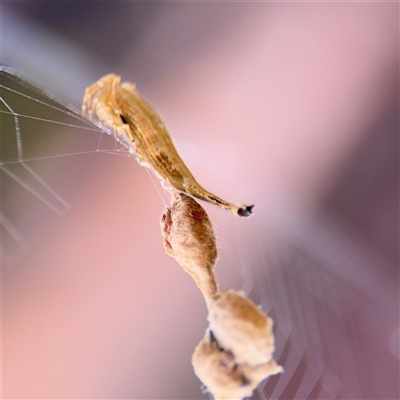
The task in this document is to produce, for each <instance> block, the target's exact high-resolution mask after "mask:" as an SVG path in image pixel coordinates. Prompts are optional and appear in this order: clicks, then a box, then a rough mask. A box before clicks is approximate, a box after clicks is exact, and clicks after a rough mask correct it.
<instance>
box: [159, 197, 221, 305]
mask: <svg viewBox="0 0 400 400" xmlns="http://www.w3.org/2000/svg"><path fill="white" fill-rule="evenodd" d="M160 224H161V231H162V235H163V239H164V248H165V251H166V252H167V254H168V255H170V256H171V257H174V258H175V260H176V261H177V262H178V264H179V265H181V266H182V268H183V269H184V271H186V272H187V273H188V274H190V275H191V276H192V278H193V279H194V280H195V282H196V284H197V286H198V287H199V289H200V290H201V292H202V293H203V296H204V297H205V299H206V301H207V300H208V299H210V298H211V297H212V296H214V295H215V294H216V293H217V289H218V288H217V282H216V280H215V276H214V265H215V262H216V260H217V256H218V253H217V246H216V238H215V233H214V229H213V227H212V224H211V222H210V219H209V218H208V215H207V213H206V211H205V210H204V208H203V207H202V206H201V205H200V204H198V203H197V202H196V201H195V200H194V199H193V198H191V197H189V196H187V195H186V194H184V193H178V192H175V193H174V197H173V201H172V205H171V207H167V208H166V209H165V210H164V213H163V215H162V217H161V221H160Z"/></svg>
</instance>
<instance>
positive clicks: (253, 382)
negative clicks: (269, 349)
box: [192, 330, 283, 400]
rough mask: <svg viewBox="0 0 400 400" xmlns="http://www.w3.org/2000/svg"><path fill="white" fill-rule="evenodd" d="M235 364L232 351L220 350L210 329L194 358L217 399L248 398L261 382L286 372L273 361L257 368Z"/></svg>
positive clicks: (204, 381)
mask: <svg viewBox="0 0 400 400" xmlns="http://www.w3.org/2000/svg"><path fill="white" fill-rule="evenodd" d="M236 361H237V360H236V359H235V355H234V354H233V353H232V352H230V351H227V350H225V349H223V348H222V347H220V344H219V342H217V340H215V338H214V336H213V334H212V333H211V331H210V330H207V331H206V334H205V336H204V338H203V339H202V340H201V341H200V343H199V344H198V345H197V347H196V349H195V352H194V354H193V357H192V365H193V368H194V371H195V373H196V375H197V376H198V378H199V379H200V380H201V381H202V382H203V383H204V385H205V386H206V387H207V391H208V392H210V393H211V394H212V395H213V396H214V398H215V399H221V400H222V399H230V400H241V399H243V398H245V397H249V396H251V395H252V393H253V391H254V389H255V388H256V387H257V386H258V384H259V383H260V382H261V381H263V380H264V379H266V378H267V377H268V376H271V375H276V374H279V373H281V372H282V371H283V368H282V367H281V366H279V365H277V364H276V362H275V361H274V360H271V361H269V362H267V363H264V364H260V365H256V366H253V365H248V364H240V363H237V362H236Z"/></svg>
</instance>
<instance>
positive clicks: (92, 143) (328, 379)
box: [0, 68, 398, 399]
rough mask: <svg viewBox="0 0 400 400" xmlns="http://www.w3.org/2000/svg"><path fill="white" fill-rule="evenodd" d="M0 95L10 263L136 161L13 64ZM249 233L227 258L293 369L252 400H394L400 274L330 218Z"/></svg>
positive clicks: (4, 231)
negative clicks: (389, 271) (399, 280)
mask: <svg viewBox="0 0 400 400" xmlns="http://www.w3.org/2000/svg"><path fill="white" fill-rule="evenodd" d="M0 100H1V102H0V103H1V105H0V111H1V112H0V118H1V151H0V170H1V211H0V212H1V215H0V216H1V240H2V246H1V262H2V265H6V266H7V265H12V264H13V261H14V260H15V259H16V258H17V257H18V255H19V254H21V253H23V252H24V251H25V250H26V249H28V248H29V246H30V243H31V241H32V238H33V237H34V236H35V235H36V234H37V232H38V231H39V230H41V229H46V227H47V226H48V225H51V223H53V222H54V221H55V220H57V218H60V216H63V215H64V214H66V213H67V212H68V211H69V210H70V209H71V207H72V206H73V205H74V204H75V203H76V202H77V201H78V200H79V197H80V196H82V195H84V193H85V192H87V191H88V190H90V188H92V187H93V186H94V185H95V184H96V182H93V174H94V173H95V176H96V177H97V179H98V180H99V179H102V178H104V177H105V176H106V175H107V174H109V173H110V171H112V170H113V169H115V168H117V167H118V166H119V165H120V164H121V163H123V162H124V161H126V160H127V159H128V157H129V156H130V155H129V153H128V151H127V150H126V149H124V148H123V147H121V145H119V144H118V143H117V142H116V141H115V140H114V138H112V137H111V136H109V135H106V134H103V132H102V131H101V130H100V129H98V128H97V127H96V126H94V125H93V123H90V122H89V121H86V120H85V119H83V118H82V117H81V116H80V113H79V111H78V110H76V109H75V108H74V107H71V106H69V105H63V104H61V103H60V102H58V101H56V100H54V99H53V98H52V97H51V96H49V95H47V94H45V93H43V92H41V91H40V90H39V89H38V88H37V87H35V86H33V85H31V84H29V83H28V82H27V81H26V80H24V79H21V78H19V77H18V76H16V75H15V74H14V73H13V71H12V70H10V69H6V68H2V69H1V71H0ZM27 110H29V111H27ZM88 160H90V162H88ZM88 165H90V167H88ZM77 176H79V179H77ZM243 230H244V231H245V234H244V235H241V239H240V240H241V241H240V243H238V242H235V237H234V236H231V238H230V239H231V243H228V244H227V246H226V247H227V248H228V249H229V250H228V251H229V253H227V254H224V250H223V249H222V253H223V254H222V255H221V259H222V260H224V259H229V258H233V262H232V263H231V265H232V266H236V268H237V270H238V273H239V274H240V275H241V276H242V277H243V290H244V291H245V292H246V294H248V295H249V297H250V298H252V299H253V300H254V301H255V302H256V303H261V304H262V306H263V310H264V311H265V312H267V313H268V314H269V315H270V316H271V317H272V318H273V320H274V323H275V330H276V352H275V358H276V360H277V362H278V363H279V364H280V365H283V366H284V368H285V372H284V373H283V374H282V375H277V376H273V377H271V378H269V379H268V380H267V381H266V382H264V383H263V384H261V385H260V387H259V388H258V389H257V391H256V393H255V394H254V398H255V399H257V398H259V399H336V398H337V399H339V398H343V399H361V398H371V399H372V398H376V399H377V398H382V399H383V398H396V393H398V388H397V385H396V377H397V376H398V375H397V374H398V363H397V361H396V359H395V358H394V357H391V356H389V353H390V345H391V342H390V340H392V342H393V339H391V334H392V332H393V328H394V325H395V322H394V321H396V319H397V318H398V307H396V301H397V292H396V288H397V286H396V285H394V286H393V287H390V286H388V281H391V280H393V281H395V279H396V277H394V276H388V275H385V273H383V272H382V270H384V269H385V262H384V261H383V260H381V259H378V258H376V257H374V256H372V255H371V254H369V253H368V251H367V250H366V249H365V248H361V247H360V246H358V244H357V243H356V242H354V241H353V240H352V238H351V237H350V236H346V235H345V234H343V232H338V231H337V229H336V227H335V226H334V225H333V224H331V222H329V221H319V223H316V224H315V225H312V226H302V227H301V228H300V227H298V226H297V227H296V229H293V230H292V231H291V232H290V234H288V233H287V234H285V235H284V236H283V237H281V238H278V237H274V236H272V235H271V234H270V233H269V231H268V229H267V227H266V226H264V225H261V224H260V223H257V220H256V219H254V220H253V221H252V224H251V226H250V225H249V224H246V225H244V228H243ZM228 237H229V236H228ZM243 237H244V238H247V239H245V240H247V242H245V243H244V242H243ZM377 266H379V268H377ZM388 305H393V306H392V307H388ZM394 341H395V340H394ZM185 362H186V363H187V364H188V363H189V360H186V361H185ZM396 390H397V392H396ZM110 397H113V396H111V395H110Z"/></svg>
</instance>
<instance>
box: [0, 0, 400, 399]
mask: <svg viewBox="0 0 400 400" xmlns="http://www.w3.org/2000/svg"><path fill="white" fill-rule="evenodd" d="M0 33H1V45H2V53H1V59H2V63H5V64H7V65H9V66H11V67H13V68H15V69H16V71H17V72H18V73H19V74H21V75H23V76H24V77H27V78H29V80H31V81H33V82H35V83H36V84H37V85H38V87H40V88H41V89H43V90H45V91H48V92H49V93H52V94H53V95H54V96H55V97H56V98H57V99H59V100H60V101H61V102H64V103H71V104H74V105H76V106H77V107H78V108H79V106H80V102H81V98H82V94H83V91H84V88H85V87H86V86H87V85H88V84H90V83H92V82H94V81H95V80H97V79H98V78H99V77H101V76H102V75H104V74H106V73H109V72H115V73H118V74H120V75H122V77H123V79H126V80H130V81H133V82H136V84H137V86H138V88H139V91H140V92H141V93H142V94H143V95H144V97H145V98H146V99H148V100H149V101H150V102H151V103H152V104H153V106H154V107H155V108H156V109H157V110H159V111H160V114H161V116H162V117H163V118H164V120H165V122H166V124H167V126H168V127H169V129H170V132H171V134H172V136H173V138H174V140H175V142H176V145H177V148H178V149H179V151H180V153H181V155H182V157H183V159H184V160H185V161H186V163H187V164H188V166H189V167H190V168H191V169H192V170H193V173H194V175H195V176H196V177H197V178H198V180H199V182H201V183H202V184H203V185H204V186H205V187H206V188H207V189H209V190H211V191H215V192H216V193H217V194H218V195H219V196H221V197H225V198H227V199H229V200H232V201H235V202H238V203H255V204H256V206H257V207H256V209H255V215H254V217H253V218H251V219H248V220H243V219H238V218H234V217H233V216H232V215H230V214H229V213H227V212H224V211H221V210H219V209H216V208H215V207H212V206H208V205H204V206H205V207H206V209H207V211H208V212H209V214H210V217H211V218H212V221H213V222H214V224H215V226H216V232H217V235H218V241H219V251H220V259H219V261H218V264H217V270H216V271H217V276H218V279H219V282H220V287H221V290H227V289H228V288H235V289H243V290H244V291H245V292H246V293H247V294H248V295H249V297H250V298H252V299H253V300H254V301H255V302H256V303H258V304H261V305H262V307H263V309H264V310H265V311H266V312H268V313H269V314H270V315H271V316H272V317H273V319H274V321H275V326H274V328H275V331H276V345H277V349H276V353H275V355H276V358H277V359H278V362H279V363H280V364H281V365H283V366H284V367H285V373H284V374H283V375H281V376H277V377H272V378H271V379H270V380H269V381H267V382H266V383H264V384H262V385H261V386H260V388H259V390H258V391H257V392H256V393H255V394H254V398H261V399H263V398H273V399H278V398H279V399H292V398H296V399H306V398H310V399H311V398H317V399H334V398H337V399H397V398H399V381H398V377H399V296H398V295H399V292H398V291H399V285H398V284H399V279H398V264H399V263H398V261H399V260H398V257H399V252H398V240H399V230H398V225H399V215H398V210H399V208H398V206H399V204H398V200H399V199H398V196H399V187H398V186H399V174H398V166H399V156H398V151H399V146H398V145H399V5H398V4H397V3H355V2H353V3H335V2H330V3H225V2H224V3H190V2H189V3H183V2H82V3H81V2H36V1H30V2H29V1H28V2H2V4H1V30H0ZM2 82H3V81H2ZM3 84H4V82H3ZM32 112H36V111H35V110H34V111H32ZM26 113H27V114H29V113H30V111H29V110H27V111H26ZM29 115H31V114H29ZM4 118H5V115H4ZM51 118H52V119H55V118H57V116H53V117H51ZM58 118H59V117H58ZM21 120H22V119H21ZM4 121H5V119H3V121H2V124H1V127H2V131H1V135H2V138H4V137H5V136H6V134H9V133H10V132H11V135H12V136H14V135H15V127H14V128H10V127H9V126H8V125H5V122H4ZM26 123H28V122H26ZM29 129H31V128H28V127H26V128H25V127H24V129H23V130H22V131H23V134H25V137H23V142H24V146H26V147H25V148H24V150H25V157H26V158H27V159H28V158H29V157H28V155H30V154H34V152H38V153H39V154H40V156H41V157H45V156H46V154H48V155H50V156H52V155H55V154H63V153H72V152H73V153H77V152H79V151H80V150H81V149H86V147H87V146H89V147H90V146H92V147H91V148H92V149H95V148H96V147H93V146H95V145H93V144H92V142H91V141H90V140H89V139H87V136H86V135H83V133H82V132H83V131H82V130H76V129H75V132H74V129H73V130H72V131H68V132H66V130H65V129H66V128H65V127H61V130H56V129H55V127H54V125H51V126H50V128H49V127H44V126H43V127H41V128H39V129H40V131H41V132H42V136H41V137H42V138H43V139H41V140H39V139H38V140H35V136H33V135H28V134H27V133H26V132H28V131H29ZM49 129H50V130H49ZM31 132H34V130H33V128H32V131H31ZM98 137H99V134H98V133H95V138H96V140H97V138H98ZM85 146H86V147H85ZM6 147H7V148H8V147H9V148H10V150H9V151H8V150H7V148H6ZM9 154H12V155H13V157H14V159H15V160H17V158H15V157H16V156H15V149H14V150H13V149H12V144H10V143H9V142H8V141H4V140H3V139H2V157H3V160H2V161H3V162H4V157H7V155H9ZM78 158H79V160H78ZM60 159H61V158H60V157H55V158H50V159H47V161H46V162H44V161H43V165H42V164H40V162H36V164H35V163H33V162H32V163H27V164H29V165H30V167H32V168H33V169H34V170H35V171H40V176H44V175H45V176H46V179H48V180H49V181H50V182H51V185H52V187H53V188H54V189H55V190H57V191H61V192H62V193H63V198H67V199H68V203H69V204H72V207H71V208H69V207H66V208H65V209H64V208H62V207H61V208H60V210H59V211H60V212H59V213H58V214H57V213H53V214H52V217H51V218H48V217H47V214H48V213H50V214H51V212H49V210H47V211H44V210H42V208H43V209H46V207H42V208H41V207H39V206H33V202H32V201H30V200H29V197H27V195H26V194H24V192H23V190H21V188H20V185H19V184H18V182H17V181H16V180H15V179H10V175H9V174H6V173H4V171H3V173H2V183H3V184H2V192H1V196H2V217H3V220H2V221H3V224H2V234H3V241H2V253H3V261H2V395H3V397H4V398H30V399H33V398H53V399H56V398H63V399H67V398H68V399H72V398H87V399H95V398H124V399H202V398H207V395H204V394H202V392H201V390H200V386H201V384H200V382H199V381H198V380H197V378H196V377H195V375H194V373H193V371H192V368H191V364H190V359H191V354H192V352H193V350H194V347H195V346H196V344H197V343H198V342H199V341H200V339H201V337H202V335H203V333H204V330H205V328H206V326H207V324H206V309H205V305H204V301H203V299H202V297H201V295H200V293H199V291H198V290H197V288H196V287H195V285H194V283H193V282H192V281H191V279H190V277H189V276H186V274H185V273H184V272H183V271H182V270H181V269H180V267H179V266H178V265H177V264H176V263H175V261H174V260H173V259H170V258H169V257H167V256H166V254H165V253H164V250H163V247H162V239H161V234H160V229H159V222H158V221H159V218H160V216H161V214H162V211H163V208H164V201H166V202H168V198H167V197H166V196H165V194H164V193H163V192H162V191H161V196H160V195H159V194H158V193H157V190H156V188H158V189H160V188H159V185H158V183H154V182H153V181H152V180H151V179H150V178H149V175H148V174H147V173H146V171H145V170H144V169H143V168H140V167H139V166H138V165H137V164H136V163H135V161H134V159H133V158H132V157H130V158H129V157H125V156H123V157H118V156H105V155H104V154H103V155H102V154H97V155H96V154H91V155H85V154H82V155H81V156H80V157H78V156H73V157H63V158H62V160H63V161H62V163H61V164H60ZM121 160H122V161H121ZM17 161H18V160H17ZM44 163H45V165H44ZM18 164H20V163H18V162H17V163H16V166H17V167H18ZM19 166H21V165H19ZM10 168H11V167H10ZM26 179H31V178H29V177H27V178H26ZM9 181H11V182H9ZM33 181H34V180H33V178H32V185H34V182H33ZM13 182H14V188H12V183H13ZM155 186H156V188H155ZM42 203H43V202H42ZM6 206H7V207H8V208H7V209H6ZM52 211H54V210H52ZM46 213H47V214H46ZM17 226H22V227H23V228H20V227H19V228H18V229H17ZM12 227H15V228H16V229H15V230H14V232H18V235H17V236H16V237H14V239H17V240H15V242H16V244H14V245H11V244H10V243H9V242H10V241H9V240H8V239H7V234H8V233H9V232H10V229H11V230H12ZM22 243H23V245H22ZM6 244H7V246H9V247H6ZM18 247H19V248H18Z"/></svg>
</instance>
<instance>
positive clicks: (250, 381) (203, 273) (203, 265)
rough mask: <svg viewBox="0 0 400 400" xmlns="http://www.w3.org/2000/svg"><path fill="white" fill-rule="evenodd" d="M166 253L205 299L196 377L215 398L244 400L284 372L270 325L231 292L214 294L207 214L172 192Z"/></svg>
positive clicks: (213, 250) (212, 247) (165, 224)
mask: <svg viewBox="0 0 400 400" xmlns="http://www.w3.org/2000/svg"><path fill="white" fill-rule="evenodd" d="M161 230H162V235H163V239H164V248H165V251H166V252H167V254H168V255H170V256H171V257H174V258H175V259H176V261H177V262H178V263H179V264H180V265H181V266H182V267H183V269H184V270H185V271H186V272H187V273H189V274H190V275H191V276H192V277H193V279H194V280H195V282H196V284H197V286H198V287H199V288H200V290H201V292H202V293H203V296H204V298H205V300H206V305H207V308H208V322H209V329H207V331H206V335H205V336H204V338H203V339H202V340H201V342H200V343H199V345H198V346H197V347H196V350H195V352H194V354H193V358H192V364H193V368H194V370H195V373H196V375H197V376H198V377H199V379H200V380H201V381H202V382H203V383H204V385H205V386H206V387H207V390H208V391H209V392H210V393H212V395H213V396H214V397H215V398H216V399H243V398H244V397H247V396H251V394H252V393H253V391H254V389H255V388H256V387H257V385H258V384H259V383H260V382H261V381H262V380H264V379H265V378H267V377H268V376H270V375H275V374H278V373H281V372H283V368H282V367H281V366H279V365H278V364H277V363H276V362H275V360H274V359H273V352H274V350H275V339H274V334H273V331H272V326H273V321H272V319H271V318H270V317H268V315H266V314H265V313H263V312H262V311H261V309H260V308H259V307H257V306H256V305H255V304H254V303H253V302H252V301H250V300H249V299H247V298H245V297H244V296H243V295H242V294H241V293H239V292H235V291H233V290H228V291H226V292H218V287H217V282H216V279H215V276H214V265H215V262H216V259H217V248H216V239H215V233H214V230H213V227H212V224H211V222H210V220H209V218H208V216H207V213H206V211H205V210H204V208H203V207H201V206H200V204H198V203H197V202H196V201H195V200H194V199H192V198H191V197H189V196H187V195H186V194H184V193H178V192H175V193H174V194H173V200H172V205H171V207H167V208H166V209H165V211H164V213H163V215H162V217H161Z"/></svg>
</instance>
